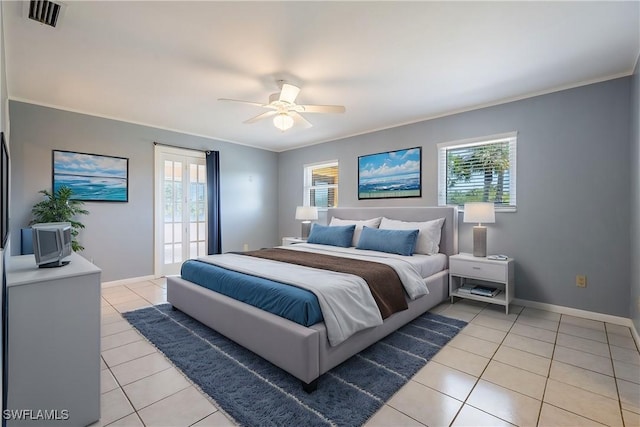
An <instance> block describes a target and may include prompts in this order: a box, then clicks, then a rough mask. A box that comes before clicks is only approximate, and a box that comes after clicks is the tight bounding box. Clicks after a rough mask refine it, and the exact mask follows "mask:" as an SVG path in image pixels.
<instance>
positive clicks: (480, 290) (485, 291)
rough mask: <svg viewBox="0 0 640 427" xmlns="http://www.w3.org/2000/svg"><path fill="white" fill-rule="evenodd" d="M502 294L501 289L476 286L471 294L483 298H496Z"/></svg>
mask: <svg viewBox="0 0 640 427" xmlns="http://www.w3.org/2000/svg"><path fill="white" fill-rule="evenodd" d="M499 293H500V289H498V288H492V287H491V286H475V287H474V288H473V289H472V290H471V294H473V295H480V296H483V297H495V296H496V295H498V294H499Z"/></svg>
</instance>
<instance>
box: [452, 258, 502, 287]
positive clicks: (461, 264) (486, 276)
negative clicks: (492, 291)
mask: <svg viewBox="0 0 640 427" xmlns="http://www.w3.org/2000/svg"><path fill="white" fill-rule="evenodd" d="M449 273H450V274H454V275H459V276H467V277H473V278H475V279H481V280H490V281H494V282H501V283H504V282H505V281H506V280H507V269H506V264H505V265H501V264H488V263H482V262H473V261H463V260H457V259H450V260H449Z"/></svg>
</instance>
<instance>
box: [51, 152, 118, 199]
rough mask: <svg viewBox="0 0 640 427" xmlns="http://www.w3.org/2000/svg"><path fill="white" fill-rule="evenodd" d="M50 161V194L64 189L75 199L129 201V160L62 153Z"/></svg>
mask: <svg viewBox="0 0 640 427" xmlns="http://www.w3.org/2000/svg"><path fill="white" fill-rule="evenodd" d="M52 159H53V168H52V170H53V191H57V190H58V189H59V188H60V187H62V186H66V187H69V188H71V190H72V191H73V194H72V196H71V198H72V199H75V200H82V201H87V202H128V201H129V182H128V181H129V159H127V158H124V157H113V156H103V155H100V154H87V153H76V152H74V151H61V150H53V155H52Z"/></svg>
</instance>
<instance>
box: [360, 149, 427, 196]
mask: <svg viewBox="0 0 640 427" xmlns="http://www.w3.org/2000/svg"><path fill="white" fill-rule="evenodd" d="M407 197H422V147H413V148H404V149H401V150H394V151H385V152H382V153H375V154H367V155H364V156H359V157H358V200H366V199H390V198H407Z"/></svg>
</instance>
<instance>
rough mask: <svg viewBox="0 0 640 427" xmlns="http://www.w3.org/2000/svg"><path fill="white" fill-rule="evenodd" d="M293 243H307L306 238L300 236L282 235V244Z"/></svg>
mask: <svg viewBox="0 0 640 427" xmlns="http://www.w3.org/2000/svg"><path fill="white" fill-rule="evenodd" d="M294 243H307V239H303V238H302V237H283V238H282V246H288V245H293V244H294Z"/></svg>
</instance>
